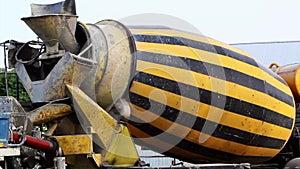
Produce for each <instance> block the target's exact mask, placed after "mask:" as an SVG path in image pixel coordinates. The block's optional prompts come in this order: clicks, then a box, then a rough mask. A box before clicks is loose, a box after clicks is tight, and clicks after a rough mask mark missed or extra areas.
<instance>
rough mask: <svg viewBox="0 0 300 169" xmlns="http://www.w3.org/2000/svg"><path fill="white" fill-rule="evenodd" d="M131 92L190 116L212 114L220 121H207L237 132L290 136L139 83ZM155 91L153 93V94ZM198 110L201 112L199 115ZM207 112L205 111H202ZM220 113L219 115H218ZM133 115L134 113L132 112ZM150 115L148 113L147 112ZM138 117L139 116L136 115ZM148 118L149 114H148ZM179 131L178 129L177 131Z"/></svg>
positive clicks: (287, 132)
mask: <svg viewBox="0 0 300 169" xmlns="http://www.w3.org/2000/svg"><path fill="white" fill-rule="evenodd" d="M130 91H131V92H133V93H136V94H138V95H141V96H144V97H146V98H151V99H152V100H154V101H157V102H159V103H163V104H167V105H168V106H170V107H172V108H175V109H179V108H180V109H181V110H182V111H184V112H186V113H189V114H191V115H195V116H197V117H201V118H207V117H208V113H213V114H214V115H213V116H212V117H218V116H221V118H220V119H214V118H210V119H209V120H211V121H214V122H218V123H220V124H222V125H225V126H230V127H232V128H236V129H239V130H243V131H246V132H249V133H253V134H259V135H263V136H268V137H273V138H278V139H286V138H287V137H289V136H290V130H289V129H287V128H284V127H280V126H277V125H274V124H271V123H268V122H264V123H262V122H261V120H257V119H253V118H250V117H247V116H243V115H239V114H235V113H232V112H229V111H226V110H219V111H209V110H210V109H211V105H207V104H205V103H201V102H197V101H195V100H193V99H189V98H186V97H183V96H179V95H176V94H174V93H171V92H168V91H164V90H161V89H157V88H155V87H153V86H149V85H145V84H143V83H139V82H136V81H135V82H133V84H132V87H131V90H130ZM154 91H155V92H154ZM158 93H160V94H163V95H164V96H166V97H167V99H165V98H163V97H160V94H158ZM198 104H200V105H199V107H198V109H196V110H194V111H192V110H193V109H191V107H195V106H194V105H198ZM200 109H201V110H202V112H201V113H200ZM217 109H219V108H217V107H214V110H217ZM133 110H135V109H133ZM204 110H207V111H204ZM218 112H220V113H221V114H218ZM133 113H134V112H133ZM140 113H141V114H143V115H142V116H141V118H142V117H144V118H145V119H146V118H149V117H147V115H146V113H143V111H142V112H140ZM149 113H150V112H149ZM137 115H139V114H137ZM149 116H150V114H149ZM156 118H157V117H155V118H153V119H152V120H147V121H149V122H151V121H153V120H154V119H156ZM178 130H179V129H178Z"/></svg>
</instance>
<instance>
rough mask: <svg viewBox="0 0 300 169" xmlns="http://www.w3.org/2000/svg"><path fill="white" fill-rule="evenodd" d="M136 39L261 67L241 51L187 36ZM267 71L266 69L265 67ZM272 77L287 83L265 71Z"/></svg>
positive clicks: (137, 37) (152, 36)
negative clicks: (193, 50)
mask: <svg viewBox="0 0 300 169" xmlns="http://www.w3.org/2000/svg"><path fill="white" fill-rule="evenodd" d="M133 36H134V39H135V40H136V41H138V42H148V43H159V44H169V45H179V46H187V47H191V48H195V49H200V50H204V51H207V52H211V53H215V54H220V55H223V56H228V57H230V58H233V59H236V60H239V61H242V62H244V63H247V64H249V65H252V66H255V67H259V65H258V64H257V62H256V61H255V60H254V59H252V58H250V57H247V56H244V55H242V54H240V53H237V52H234V51H232V50H229V49H226V48H223V47H221V46H216V45H212V44H208V43H204V42H199V41H195V40H191V39H187V38H182V37H172V36H159V35H140V34H135V35H133ZM263 70H264V71H265V69H263ZM265 72H266V73H268V74H269V75H271V76H272V77H274V78H276V79H277V80H278V81H280V82H281V83H283V84H286V83H285V81H284V80H282V79H281V78H279V77H278V76H274V74H271V73H270V72H269V71H265Z"/></svg>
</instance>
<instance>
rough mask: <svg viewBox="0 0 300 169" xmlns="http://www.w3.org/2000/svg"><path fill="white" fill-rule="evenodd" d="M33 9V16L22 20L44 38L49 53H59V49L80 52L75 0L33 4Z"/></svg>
mask: <svg viewBox="0 0 300 169" xmlns="http://www.w3.org/2000/svg"><path fill="white" fill-rule="evenodd" d="M71 2H72V3H71ZM31 10H32V11H31V13H32V15H33V16H31V17H26V18H22V20H23V21H24V22H25V23H26V24H27V25H28V26H29V27H30V28H31V29H32V30H33V32H34V33H35V34H36V35H37V36H38V37H40V38H41V39H42V40H43V42H44V43H45V45H46V50H47V53H48V54H52V53H57V52H58V50H59V49H63V50H66V51H69V52H71V53H74V54H77V53H78V52H79V49H80V47H79V45H78V43H77V42H76V39H75V31H76V25H77V16H76V10H75V2H74V0H73V1H70V0H67V1H65V2H60V3H55V4H49V5H39V4H32V5H31Z"/></svg>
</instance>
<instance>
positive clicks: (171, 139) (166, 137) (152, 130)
mask: <svg viewBox="0 0 300 169" xmlns="http://www.w3.org/2000/svg"><path fill="white" fill-rule="evenodd" d="M129 123H130V124H131V125H133V126H135V127H136V128H138V129H140V130H141V131H143V132H145V133H147V134H148V135H150V136H152V137H155V138H156V139H159V140H161V141H163V142H166V143H168V144H173V145H174V147H175V146H176V147H178V148H180V149H183V150H186V151H190V152H192V153H195V154H199V155H202V156H208V157H209V158H214V159H216V161H217V160H218V159H219V160H220V159H221V160H224V161H227V162H245V160H247V161H248V162H254V161H257V160H258V159H260V160H263V159H262V158H264V159H269V158H270V157H260V156H241V155H236V154H232V153H228V152H224V151H220V150H215V149H211V148H208V147H205V146H202V145H200V144H197V143H194V142H191V141H189V140H186V139H183V138H179V137H177V136H175V135H172V134H170V133H167V132H164V131H162V130H160V129H158V128H156V127H154V126H152V125H150V124H147V123H146V122H143V123H141V124H140V123H136V122H133V121H130V122H129ZM160 133H163V134H162V135H157V134H160ZM140 140H143V139H142V138H141V139H140ZM135 141H136V140H135ZM155 146H158V147H159V145H153V146H151V148H154V147H155Z"/></svg>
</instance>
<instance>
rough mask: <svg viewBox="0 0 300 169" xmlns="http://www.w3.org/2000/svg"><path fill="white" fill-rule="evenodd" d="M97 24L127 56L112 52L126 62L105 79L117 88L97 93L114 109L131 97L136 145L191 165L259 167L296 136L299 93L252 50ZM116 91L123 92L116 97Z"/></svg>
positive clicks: (157, 30)
mask: <svg viewBox="0 0 300 169" xmlns="http://www.w3.org/2000/svg"><path fill="white" fill-rule="evenodd" d="M96 25H98V26H99V27H100V28H101V30H102V31H104V34H105V37H106V41H107V42H108V43H111V49H112V50H116V48H119V49H118V50H119V51H123V52H121V53H119V54H118V52H115V53H114V52H113V51H112V52H110V51H111V49H108V62H109V60H110V59H112V60H114V62H116V61H117V62H122V64H112V65H113V66H107V67H106V69H105V71H104V72H101V73H103V74H104V76H105V74H106V73H107V72H110V71H113V72H110V73H109V74H110V75H109V76H108V78H103V79H102V80H101V83H103V84H104V83H105V86H104V87H108V86H112V87H111V88H110V89H109V90H106V91H109V92H108V93H105V95H104V94H101V92H97V93H96V95H97V101H98V103H99V104H100V105H101V104H102V102H103V101H102V102H101V99H102V100H105V99H106V98H110V102H109V103H108V102H105V101H104V102H105V103H103V104H102V106H104V107H106V108H107V109H108V108H109V107H110V106H108V105H110V104H113V100H116V99H118V98H127V99H128V102H129V104H130V106H131V117H130V120H129V121H128V127H129V129H130V132H131V134H132V136H133V137H134V138H135V141H136V143H138V144H140V145H143V146H146V147H148V148H150V149H152V150H154V151H157V152H160V153H163V154H166V155H168V156H172V157H176V158H179V159H182V160H186V161H189V162H195V163H198V162H201V161H218V162H251V163H255V162H262V161H267V160H269V159H271V158H272V157H274V156H275V155H276V154H277V153H279V152H280V150H281V149H282V148H283V147H284V145H285V143H286V142H287V140H288V139H289V137H290V135H291V132H292V129H293V126H294V120H295V103H294V99H293V95H292V93H291V90H290V88H289V87H288V85H287V84H286V82H285V81H284V80H283V79H282V78H280V77H279V76H278V75H276V74H275V73H273V72H272V71H271V70H269V69H268V68H266V67H264V66H263V65H261V64H260V63H259V62H257V61H256V60H255V59H254V58H252V57H251V56H249V55H248V54H247V53H245V52H243V51H241V50H239V49H236V48H233V47H231V46H229V45H226V44H223V43H221V42H219V41H216V40H214V39H211V38H207V37H204V36H201V35H197V34H193V33H189V32H185V31H181V30H176V29H172V28H168V27H159V26H124V25H122V24H121V23H118V22H116V21H112V20H111V21H108V20H106V21H101V22H99V23H97V24H96ZM116 30H119V31H120V32H123V34H122V36H121V34H119V35H120V36H119V35H115V34H114V33H113V32H115V31H116ZM124 35H126V36H127V37H125V36H124ZM116 36H119V37H123V38H122V39H116V38H115V37H116ZM122 41H123V42H122ZM117 44H123V45H119V46H118V45H117ZM113 47H115V48H113ZM118 57H121V58H120V60H118ZM126 57H127V58H126ZM119 65H123V66H121V68H122V69H120V70H121V71H120V70H119V69H116V67H118V66H119ZM112 67H114V68H113V69H111V68H112ZM123 73H124V74H123ZM113 75H117V76H118V77H120V76H121V77H122V76H123V77H122V80H120V79H118V78H115V77H113ZM116 83H118V84H117V86H116V85H114V84H116ZM114 87H116V88H119V89H120V90H117V92H116V93H115V94H112V92H114V91H115V89H114ZM96 91H97V89H96ZM104 92H105V91H104Z"/></svg>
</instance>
